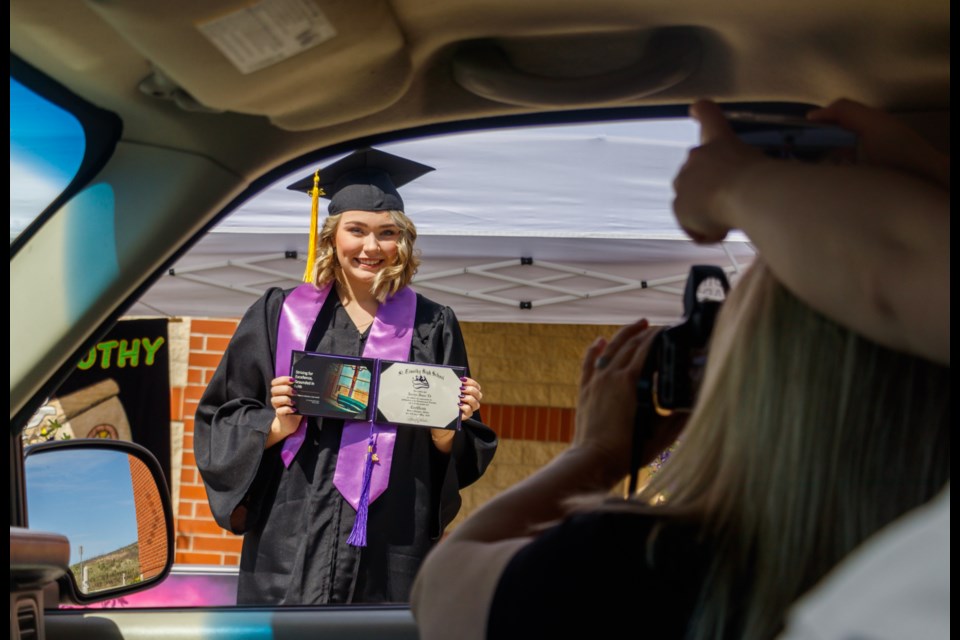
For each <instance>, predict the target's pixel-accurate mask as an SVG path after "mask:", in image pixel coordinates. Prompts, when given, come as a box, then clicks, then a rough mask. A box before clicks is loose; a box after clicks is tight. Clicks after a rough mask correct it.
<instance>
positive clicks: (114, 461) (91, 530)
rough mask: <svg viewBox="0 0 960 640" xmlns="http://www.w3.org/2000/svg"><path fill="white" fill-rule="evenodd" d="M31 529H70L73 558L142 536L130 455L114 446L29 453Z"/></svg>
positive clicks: (66, 531) (95, 553) (62, 531)
mask: <svg viewBox="0 0 960 640" xmlns="http://www.w3.org/2000/svg"><path fill="white" fill-rule="evenodd" d="M26 487H27V519H28V522H29V523H30V528H31V529H38V530H40V531H51V532H54V533H60V534H63V535H66V536H67V538H69V540H70V564H71V565H72V564H76V563H77V562H79V560H80V547H81V546H82V547H83V557H84V558H86V559H89V558H94V557H96V556H98V555H101V554H104V553H106V552H108V551H113V550H115V549H119V548H120V547H124V546H126V545H128V544H130V543H132V542H136V541H137V535H138V534H137V519H136V509H135V505H134V502H133V484H132V482H131V479H130V462H129V456H128V455H127V454H126V453H124V452H121V451H113V450H109V449H79V450H71V451H67V450H57V449H52V450H47V451H42V452H39V453H35V454H32V455H29V456H28V457H27V459H26Z"/></svg>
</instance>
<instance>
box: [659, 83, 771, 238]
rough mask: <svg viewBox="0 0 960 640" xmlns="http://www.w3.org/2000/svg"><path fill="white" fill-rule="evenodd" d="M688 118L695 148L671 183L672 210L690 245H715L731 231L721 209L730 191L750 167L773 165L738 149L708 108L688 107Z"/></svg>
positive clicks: (716, 111)
mask: <svg viewBox="0 0 960 640" xmlns="http://www.w3.org/2000/svg"><path fill="white" fill-rule="evenodd" d="M690 116H691V117H692V118H694V119H695V120H697V121H699V122H700V146H699V147H696V148H694V149H692V150H691V151H690V154H689V155H688V157H687V161H686V162H685V163H684V164H683V166H682V167H681V168H680V171H679V172H678V173H677V176H676V178H674V181H673V189H674V193H675V194H676V197H675V198H674V201H673V210H674V213H675V214H676V216H677V222H679V223H680V226H681V227H683V230H684V231H686V232H687V235H689V236H690V238H691V239H692V240H693V241H694V242H697V243H699V244H708V243H714V242H720V241H721V240H723V239H724V238H725V237H726V236H727V232H729V231H730V229H732V228H734V227H736V226H737V225H736V223H735V222H734V220H733V219H732V214H733V213H735V212H732V211H731V208H730V207H729V206H728V205H727V203H726V200H727V199H728V195H727V194H728V192H729V191H730V189H731V186H732V185H735V184H736V183H737V182H738V181H739V180H740V179H742V176H743V175H744V174H745V173H747V170H748V169H750V168H751V167H752V166H753V165H755V164H758V163H763V162H775V161H773V160H770V159H769V158H767V157H766V156H764V155H763V153H761V152H760V151H759V150H757V149H754V148H753V147H751V146H749V145H747V144H744V143H743V142H742V141H741V140H740V139H739V138H738V137H737V136H736V134H734V132H733V129H731V128H730V125H729V124H728V123H727V120H726V118H725V117H724V115H723V112H722V111H721V110H720V107H718V106H717V105H716V104H714V103H713V102H709V101H706V100H700V101H698V102H696V103H694V104H693V105H692V106H691V107H690Z"/></svg>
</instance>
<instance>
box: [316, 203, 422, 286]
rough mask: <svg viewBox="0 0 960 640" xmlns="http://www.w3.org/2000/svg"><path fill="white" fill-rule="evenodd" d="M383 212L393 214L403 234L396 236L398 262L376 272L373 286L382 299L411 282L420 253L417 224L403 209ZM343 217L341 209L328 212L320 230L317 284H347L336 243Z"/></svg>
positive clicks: (418, 265)
mask: <svg viewBox="0 0 960 640" xmlns="http://www.w3.org/2000/svg"><path fill="white" fill-rule="evenodd" d="M384 213H387V214H389V215H390V217H391V218H392V220H393V222H394V224H396V225H397V228H398V229H399V230H400V234H399V236H398V237H397V260H396V262H395V263H394V264H392V265H390V266H389V267H386V268H385V269H382V270H381V271H380V272H379V273H377V275H376V277H375V278H374V280H373V284H372V285H371V287H370V289H371V291H372V292H373V295H374V297H375V298H376V299H377V300H379V301H380V302H383V301H384V300H386V299H387V296H391V295H393V294H395V293H396V292H397V291H399V290H400V289H402V288H403V287H405V286H407V285H408V284H410V282H411V281H412V280H413V276H414V275H415V274H416V273H417V269H418V268H419V267H420V256H419V254H418V252H417V251H416V250H415V249H414V246H413V245H414V243H415V242H416V240H417V227H416V226H415V225H414V224H413V222H412V221H411V220H410V218H408V217H407V216H406V214H405V213H403V212H402V211H398V210H390V211H385V212H384ZM342 217H343V214H342V213H337V214H335V215H331V216H327V218H326V220H325V221H324V223H323V229H321V230H320V233H319V234H318V237H317V259H316V262H314V264H313V284H314V285H316V286H317V287H323V286H325V285H326V284H328V283H330V282H333V281H336V282H338V283H339V284H340V286H342V287H346V285H347V283H346V281H345V280H344V276H343V271H342V270H341V269H340V262H339V260H338V259H337V247H336V237H337V229H338V228H339V226H340V220H341V218H342Z"/></svg>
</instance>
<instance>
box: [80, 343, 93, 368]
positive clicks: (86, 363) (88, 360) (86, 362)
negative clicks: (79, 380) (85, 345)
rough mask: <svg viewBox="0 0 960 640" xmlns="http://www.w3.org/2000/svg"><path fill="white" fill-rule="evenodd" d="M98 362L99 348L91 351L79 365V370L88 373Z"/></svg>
mask: <svg viewBox="0 0 960 640" xmlns="http://www.w3.org/2000/svg"><path fill="white" fill-rule="evenodd" d="M96 361H97V348H96V347H94V348H93V349H90V351H89V352H88V353H87V355H86V356H84V358H83V359H82V360H80V362H78V363H77V368H78V369H80V370H82V371H86V370H87V369H89V368H90V367H92V366H93V364H94V363H95V362H96Z"/></svg>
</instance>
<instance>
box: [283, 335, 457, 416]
mask: <svg viewBox="0 0 960 640" xmlns="http://www.w3.org/2000/svg"><path fill="white" fill-rule="evenodd" d="M464 375H466V369H465V368H464V367H452V366H447V365H434V364H424V363H421V362H399V361H395V360H380V359H376V358H354V357H350V356H338V355H333V354H327V353H314V352H309V351H294V352H293V353H292V357H291V362H290V376H291V377H292V378H293V388H294V404H295V405H296V408H297V413H298V414H300V415H304V416H320V417H325V418H341V419H343V420H357V421H367V420H375V421H376V422H381V423H389V424H395V425H403V426H410V427H424V428H432V429H454V430H457V429H459V428H460V406H459V402H460V393H461V391H460V387H461V386H462V384H463V383H462V382H461V380H460V378H461V377H463V376H464Z"/></svg>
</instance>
